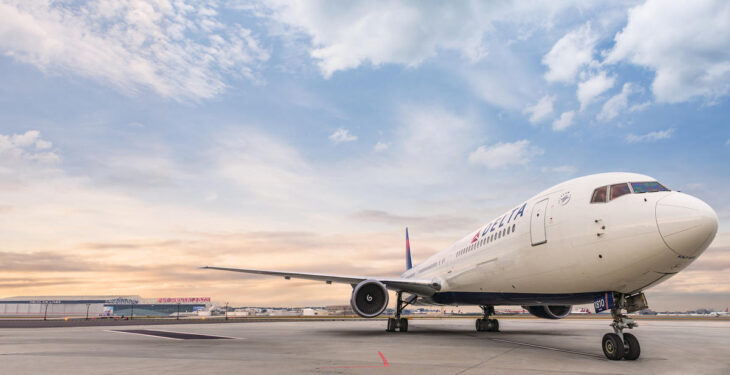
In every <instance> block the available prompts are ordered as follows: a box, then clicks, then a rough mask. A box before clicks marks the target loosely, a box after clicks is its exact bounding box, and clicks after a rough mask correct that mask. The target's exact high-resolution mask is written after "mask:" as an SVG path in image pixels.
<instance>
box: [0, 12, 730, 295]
mask: <svg viewBox="0 0 730 375" xmlns="http://www.w3.org/2000/svg"><path fill="white" fill-rule="evenodd" d="M0 17H2V19H4V20H7V22H3V25H0V51H1V52H2V57H0V74H1V75H2V84H0V186H2V187H3V190H4V191H5V192H6V193H4V194H3V195H2V196H0V215H2V216H4V218H3V221H4V225H3V226H2V229H0V234H2V235H3V237H4V238H6V241H7V242H6V245H5V246H3V247H4V249H2V250H0V252H2V254H3V255H2V256H3V257H4V258H5V261H4V263H6V264H10V265H12V266H11V267H9V269H12V270H15V272H17V273H16V274H8V275H9V276H7V277H5V276H3V279H2V280H1V281H0V294H3V295H18V294H43V293H49V294H50V293H55V294H59V293H60V294H69V293H71V292H73V291H74V290H82V289H83V290H97V289H94V288H95V287H93V280H94V279H95V278H99V277H102V278H106V279H112V280H115V285H117V287H116V288H117V290H116V291H117V292H124V293H128V292H138V293H141V294H146V295H160V294H170V293H172V294H175V293H177V294H180V293H188V294H189V291H190V290H191V288H192V290H194V291H195V293H198V292H199V293H200V294H206V295H213V296H214V297H215V296H221V298H223V296H225V298H234V297H229V296H231V295H234V294H236V293H238V294H239V295H240V292H239V291H240V289H241V288H243V289H245V290H246V291H247V293H246V294H245V295H243V296H241V297H240V300H241V301H251V302H259V303H272V304H284V303H287V302H289V301H292V300H293V301H294V302H296V303H298V304H307V303H311V304H314V303H317V302H322V303H324V302H341V301H340V300H344V299H343V298H344V297H342V296H341V295H340V294H341V293H340V292H341V290H339V289H336V288H329V287H328V288H329V289H325V291H322V288H321V287H320V286H318V285H317V286H316V287H315V286H312V285H311V284H306V283H305V284H303V285H302V286H301V288H303V289H299V290H297V291H294V292H287V293H290V294H286V293H285V294H283V295H281V296H272V293H271V290H273V289H276V288H280V287H281V285H282V284H280V283H278V282H276V283H272V284H270V285H272V286H271V287H270V288H269V287H258V286H256V285H257V284H256V282H255V280H249V279H243V280H241V279H237V278H233V277H230V276H226V275H198V274H196V275H195V276H194V278H196V279H198V280H199V281H200V282H191V281H190V276H189V271H188V270H189V269H190V267H191V266H196V265H199V264H201V262H202V263H214V262H217V263H218V264H220V263H226V264H230V265H236V264H238V265H247V266H252V267H276V268H298V269H311V270H319V271H324V270H327V269H328V267H329V268H332V267H336V268H338V269H341V270H343V271H342V272H344V271H348V272H352V273H367V272H371V273H372V272H375V273H379V274H397V273H398V272H399V271H400V270H401V269H402V248H401V247H402V246H401V245H402V238H401V237H402V230H403V227H404V226H406V225H409V226H410V227H411V233H412V243H413V244H414V257H415V258H416V259H415V261H416V262H417V261H419V258H420V259H425V257H426V256H427V255H429V254H431V253H433V252H435V251H437V250H439V249H440V248H441V247H443V246H445V245H446V244H448V243H449V242H451V241H453V240H455V239H457V238H460V237H461V236H462V235H463V234H464V233H465V232H467V231H468V230H469V229H468V228H470V227H471V226H474V227H476V226H478V225H480V224H481V223H484V222H487V221H489V220H490V219H491V218H492V217H493V216H495V215H498V214H500V213H501V212H503V211H504V210H506V209H507V208H509V207H511V206H513V205H514V204H516V203H518V202H520V201H522V200H524V199H526V198H527V197H529V196H531V195H532V194H535V193H536V192H538V191H540V190H543V189H545V188H547V187H549V186H550V185H553V184H555V183H558V182H561V181H564V180H566V179H569V178H573V177H577V176H581V175H585V174H590V173H596V172H605V171H634V172H640V173H645V174H649V175H652V176H654V177H656V178H657V179H658V180H660V181H661V182H663V183H665V184H666V185H667V186H669V187H670V188H673V189H677V190H682V191H685V192H688V193H690V194H694V195H697V196H699V197H701V198H702V199H704V200H705V201H707V202H708V203H709V204H710V205H711V206H713V207H714V208H715V210H716V211H717V212H718V215H719V216H720V220H721V224H720V225H721V226H720V231H721V233H720V234H719V235H718V239H717V240H716V241H715V243H714V244H713V245H712V247H711V249H710V250H708V251H707V253H706V254H705V255H704V256H703V258H702V259H700V260H698V261H697V264H698V265H697V266H693V267H695V268H697V269H692V268H690V269H688V270H687V271H686V272H685V274H686V276H683V275H680V276H678V277H676V278H674V279H672V280H671V281H669V282H667V283H665V284H662V286H660V287H658V288H657V289H656V290H657V292H656V294H657V295H660V294H661V295H664V296H669V297H662V298H664V299H663V300H661V302H660V307H662V306H674V305H676V304H677V303H675V302H676V301H675V302H673V300H675V299H676V298H675V297H676V296H678V295H682V293H685V294H686V293H688V292H689V291H699V292H703V293H706V295H708V296H711V297H709V298H706V299H703V300H701V301H699V302H698V301H695V302H692V303H691V304H690V306H687V307H698V306H695V305H697V304H698V303H699V304H702V303H705V304H707V305H712V304H713V303H715V304H716V306H714V307H717V308H720V307H723V308H724V307H726V305H728V304H730V288H729V287H728V286H727V285H729V284H730V283H728V281H730V279H728V278H727V277H728V276H727V272H726V271H727V269H728V268H730V255H728V252H729V251H730V235H728V234H727V230H728V227H727V224H726V222H727V221H728V219H730V198H729V197H728V196H729V195H728V188H727V186H730V185H729V183H730V163H728V159H730V129H728V118H729V117H730V116H728V115H729V114H730V107H729V105H730V103H729V99H728V92H729V91H730V21H728V20H730V6H729V5H728V4H727V3H726V2H722V1H716V2H713V1H699V2H691V3H681V2H676V3H662V2H658V1H652V0H650V1H646V2H616V3H613V4H610V5H606V4H601V3H594V2H583V1H581V2H574V3H573V2H561V3H557V2H533V3H529V4H528V3H512V2H494V3H488V4H484V3H481V2H459V3H446V4H441V3H436V2H423V1H420V2H409V1H403V2H377V1H375V2H373V1H370V2H318V1H311V2H302V3H294V4H291V3H289V2H279V1H260V2H259V1H250V2H249V1H241V2H225V3H216V2H192V3H186V2H185V1H171V2H165V1H162V2H149V3H148V2H144V1H142V2H135V1H114V2H108V1H91V2H79V1H70V2H54V1H30V2H28V1H3V2H2V3H0ZM419 245H420V248H419ZM373 249H377V250H373ZM105 250H112V251H111V252H110V251H105ZM266 255H268V256H266ZM49 258H50V259H53V262H54V263H55V264H63V265H64V266H59V269H58V270H54V269H53V267H51V265H50V264H47V263H48V260H47V259H49ZM323 259H324V260H326V261H324V262H323V261H322V260H323ZM703 261H704V262H703ZM48 271H50V272H48ZM193 272H195V271H193ZM130 274H131V275H135V276H129V275H130ZM723 274H725V275H723ZM138 280H148V281H149V282H148V283H147V284H146V285H145V286H140V285H139V282H137V281H138ZM718 280H720V281H721V282H719V283H718ZM294 289H296V288H294ZM98 291H99V292H101V290H98ZM309 292H311V294H310V295H313V296H315V297H312V298H309V297H304V296H306V295H307V293H309ZM662 293H663V294H662ZM343 295H345V294H343ZM673 303H674V305H672V304H673ZM680 305H681V304H680ZM681 306H684V305H681Z"/></svg>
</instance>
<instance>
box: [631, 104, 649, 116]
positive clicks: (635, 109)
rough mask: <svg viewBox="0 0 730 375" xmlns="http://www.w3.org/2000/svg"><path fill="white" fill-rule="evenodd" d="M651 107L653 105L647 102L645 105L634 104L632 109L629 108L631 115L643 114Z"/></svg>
mask: <svg viewBox="0 0 730 375" xmlns="http://www.w3.org/2000/svg"><path fill="white" fill-rule="evenodd" d="M650 105H651V102H650V101H645V102H643V103H639V104H634V105H632V106H631V107H629V112H631V113H633V112H641V111H643V110H645V109H646V108H648V107H649V106H650Z"/></svg>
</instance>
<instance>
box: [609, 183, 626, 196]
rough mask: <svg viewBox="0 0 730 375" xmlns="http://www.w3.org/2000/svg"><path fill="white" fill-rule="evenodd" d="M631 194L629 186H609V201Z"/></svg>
mask: <svg viewBox="0 0 730 375" xmlns="http://www.w3.org/2000/svg"><path fill="white" fill-rule="evenodd" d="M626 194H631V189H629V184H616V185H611V199H610V200H614V199H616V198H618V197H620V196H622V195H626Z"/></svg>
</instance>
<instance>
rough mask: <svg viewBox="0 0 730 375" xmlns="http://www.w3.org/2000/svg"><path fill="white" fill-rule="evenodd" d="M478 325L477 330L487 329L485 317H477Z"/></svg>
mask: <svg viewBox="0 0 730 375" xmlns="http://www.w3.org/2000/svg"><path fill="white" fill-rule="evenodd" d="M476 326H477V332H482V331H485V325H484V319H477V322H476Z"/></svg>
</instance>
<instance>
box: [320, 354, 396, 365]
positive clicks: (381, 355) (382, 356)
mask: <svg viewBox="0 0 730 375" xmlns="http://www.w3.org/2000/svg"><path fill="white" fill-rule="evenodd" d="M378 355H380V359H381V360H383V364H382V365H377V366H375V365H371V366H325V367H317V368H374V367H389V366H390V365H389V364H388V360H387V359H385V356H384V355H383V353H382V352H381V351H378Z"/></svg>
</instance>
